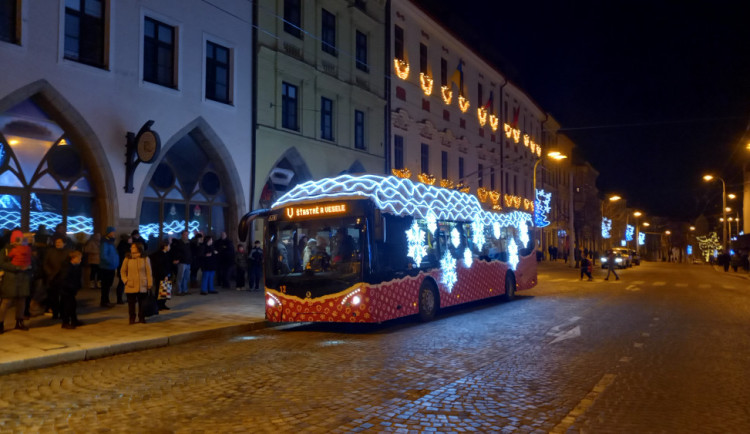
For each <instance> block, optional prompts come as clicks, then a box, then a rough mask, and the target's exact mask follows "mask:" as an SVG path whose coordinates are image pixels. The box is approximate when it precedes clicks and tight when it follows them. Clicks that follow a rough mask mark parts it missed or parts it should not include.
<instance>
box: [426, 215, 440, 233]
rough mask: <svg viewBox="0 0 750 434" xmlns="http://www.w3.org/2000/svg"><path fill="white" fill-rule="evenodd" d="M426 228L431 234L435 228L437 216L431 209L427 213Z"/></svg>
mask: <svg viewBox="0 0 750 434" xmlns="http://www.w3.org/2000/svg"><path fill="white" fill-rule="evenodd" d="M426 220H427V229H428V230H429V231H430V233H431V234H434V233H435V231H436V230H437V216H436V215H435V213H434V212H432V211H431V210H430V211H429V212H428V213H427V219H426Z"/></svg>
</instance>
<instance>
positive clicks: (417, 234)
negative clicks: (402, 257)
mask: <svg viewBox="0 0 750 434" xmlns="http://www.w3.org/2000/svg"><path fill="white" fill-rule="evenodd" d="M424 238H425V233H424V231H423V230H422V229H419V225H418V224H417V221H416V220H414V223H412V225H411V228H409V230H408V231H406V245H407V247H408V251H407V253H406V256H408V257H410V258H412V259H414V262H416V263H417V267H419V266H420V264H422V258H424V257H425V256H427V246H426V245H425V239H424Z"/></svg>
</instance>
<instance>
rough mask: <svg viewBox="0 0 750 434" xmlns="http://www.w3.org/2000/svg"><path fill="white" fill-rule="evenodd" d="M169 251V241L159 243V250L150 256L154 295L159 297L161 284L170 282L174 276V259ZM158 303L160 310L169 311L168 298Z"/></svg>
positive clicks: (161, 299)
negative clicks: (165, 281)
mask: <svg viewBox="0 0 750 434" xmlns="http://www.w3.org/2000/svg"><path fill="white" fill-rule="evenodd" d="M169 249H170V245H169V241H161V242H160V243H159V250H157V251H156V252H154V253H152V254H151V256H149V259H150V260H151V273H152V274H153V276H154V278H153V281H154V293H155V294H156V295H157V297H158V296H159V285H160V284H161V282H162V281H164V280H169V279H170V278H171V276H172V257H171V255H170V254H169ZM157 303H158V305H159V310H169V308H168V307H167V299H166V298H159V299H158V301H157Z"/></svg>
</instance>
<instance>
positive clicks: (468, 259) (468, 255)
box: [464, 247, 474, 268]
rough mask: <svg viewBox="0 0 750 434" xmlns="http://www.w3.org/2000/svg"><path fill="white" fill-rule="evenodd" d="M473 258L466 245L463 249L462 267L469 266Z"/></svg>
mask: <svg viewBox="0 0 750 434" xmlns="http://www.w3.org/2000/svg"><path fill="white" fill-rule="evenodd" d="M473 260H474V258H473V257H472V255H471V250H469V248H468V247H467V248H466V249H465V250H464V267H466V268H471V264H472V262H473Z"/></svg>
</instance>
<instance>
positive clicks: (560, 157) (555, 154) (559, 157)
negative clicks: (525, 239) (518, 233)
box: [533, 151, 573, 249]
mask: <svg viewBox="0 0 750 434" xmlns="http://www.w3.org/2000/svg"><path fill="white" fill-rule="evenodd" d="M547 156H548V157H549V158H551V159H553V160H555V161H558V162H559V161H561V160H564V159H566V158H568V156H567V155H565V154H563V153H562V152H560V151H550V152H549V153H547ZM541 162H542V159H541V158H539V159H538V160H536V162H535V163H534V169H533V180H534V181H533V188H534V191H533V193H534V207H536V206H537V203H536V167H537V166H538V165H539V163H541ZM570 178H571V182H570V192H571V199H570V201H571V203H572V202H573V198H572V194H573V182H572V181H573V172H572V171H571V172H570ZM535 209H536V208H535ZM535 225H536V223H535ZM572 225H573V224H572V223H571V226H572ZM540 238H541V236H540ZM539 243H540V245H541V241H539ZM571 249H572V248H571Z"/></svg>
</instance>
